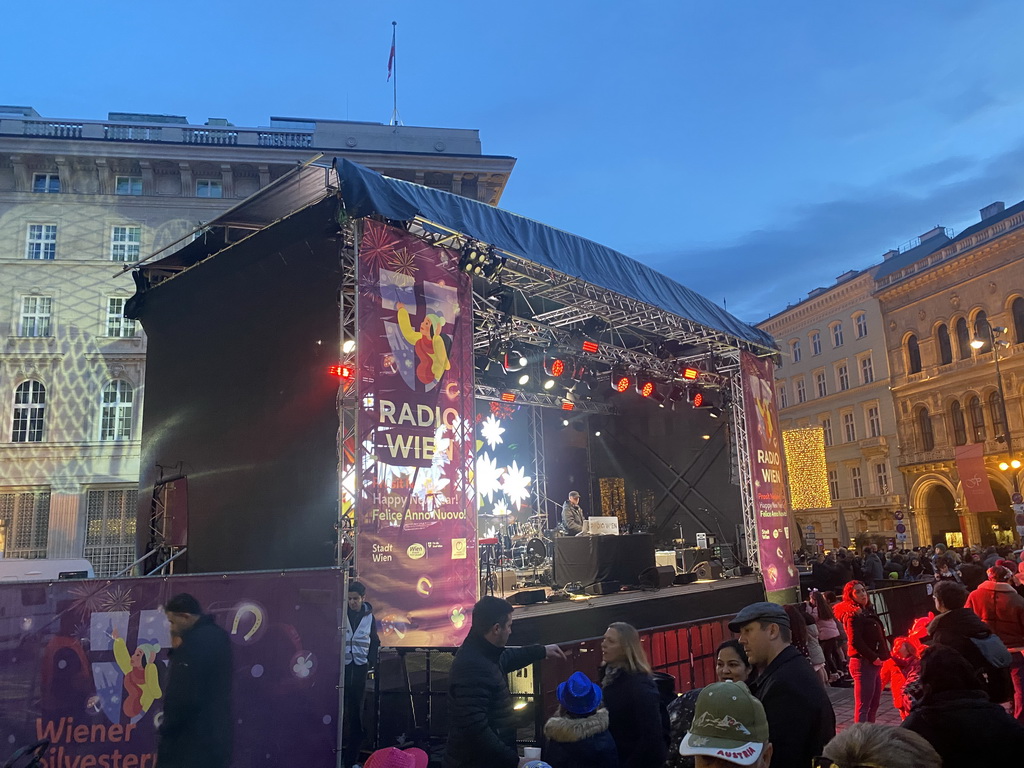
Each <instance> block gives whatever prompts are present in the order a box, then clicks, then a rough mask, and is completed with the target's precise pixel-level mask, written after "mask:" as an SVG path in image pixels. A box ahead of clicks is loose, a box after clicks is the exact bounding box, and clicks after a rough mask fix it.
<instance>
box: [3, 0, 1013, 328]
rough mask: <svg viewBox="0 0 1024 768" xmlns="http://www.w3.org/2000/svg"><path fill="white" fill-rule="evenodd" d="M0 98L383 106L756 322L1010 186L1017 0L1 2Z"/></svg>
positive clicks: (78, 109) (537, 212) (79, 113)
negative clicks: (475, 141)
mask: <svg viewBox="0 0 1024 768" xmlns="http://www.w3.org/2000/svg"><path fill="white" fill-rule="evenodd" d="M8 5H9V7H7V8H5V11H4V17H5V22H6V23H5V26H6V27H7V28H8V29H10V30H14V29H20V30H29V29H39V27H40V21H41V20H42V17H45V19H46V21H47V23H46V24H45V29H46V32H45V35H43V34H17V35H15V34H8V35H6V36H5V41H4V45H3V46H2V47H0V72H2V73H3V74H2V75H0V84H2V87H0V103H5V104H14V105H26V106H33V107H35V108H36V109H37V110H38V111H39V112H40V113H41V114H42V115H45V116H47V117H57V118H61V117H63V118H71V117H77V118H89V119H103V118H105V117H106V114H107V112H110V111H124V112H152V113H165V114H178V115H185V116H187V117H188V118H189V119H190V121H191V122H193V123H202V122H205V121H206V119H207V118H210V117H224V118H227V119H228V120H230V121H231V122H233V123H235V124H236V125H244V126H254V125H266V124H268V122H269V118H270V116H271V115H279V116H301V117H313V118H327V119H351V120H360V121H376V122H387V121H388V119H389V117H390V115H391V106H392V104H391V101H392V91H391V86H390V84H388V83H387V82H386V76H387V72H386V67H387V54H388V49H389V46H390V42H391V21H392V20H396V21H398V24H399V26H398V77H399V111H400V113H401V117H402V119H403V121H404V122H405V124H407V125H431V126H444V127H457V128H478V129H479V130H480V132H481V139H482V142H483V148H484V151H485V152H486V153H490V154H501V155H512V156H514V157H516V158H518V162H517V165H516V169H515V171H514V172H513V174H512V177H511V180H510V183H509V185H508V188H507V190H506V192H505V196H504V198H503V200H502V207H504V208H507V209H509V210H512V211H516V212H517V213H521V214H523V215H526V216H529V217H531V218H535V219H538V220H540V221H543V222H545V223H547V224H550V225H552V226H556V227H559V228H561V229H565V230H569V231H571V232H575V233H577V234H580V235H583V236H585V237H589V238H591V239H593V240H596V241H598V242H600V243H603V244H605V245H608V246H611V247H613V248H617V249H618V250H621V251H623V252H624V253H627V254H629V255H631V256H634V257H636V258H638V259H640V260H641V261H644V262H646V263H648V264H650V265H652V266H653V267H655V268H657V269H659V270H661V271H663V272H665V273H666V274H668V275H670V276H671V277H673V278H675V279H677V280H679V281H680V282H682V283H684V284H686V285H688V286H690V287H691V288H693V289H695V290H697V291H699V292H700V293H703V294H705V295H706V296H707V297H708V298H710V299H712V300H713V301H715V302H717V303H722V302H723V300H725V301H726V302H727V305H728V308H729V310H730V311H732V312H733V313H734V314H736V315H737V316H739V317H740V318H742V319H744V320H747V321H750V322H756V321H759V320H761V319H763V318H764V317H766V316H767V315H769V314H771V313H774V312H777V311H779V310H780V309H782V308H784V307H785V306H786V305H787V304H788V303H791V302H795V301H797V300H799V299H800V298H801V297H803V296H805V295H806V294H807V292H808V291H809V290H811V289H813V288H815V287H816V286H819V285H828V284H831V283H832V282H833V280H834V278H835V277H836V276H837V275H839V274H841V273H843V272H845V271H846V270H848V269H858V268H863V267H866V266H869V265H870V264H873V263H876V262H877V261H878V260H880V258H881V254H882V253H883V252H884V251H886V250H887V249H889V248H893V247H897V246H899V245H900V244H901V243H904V242H906V241H907V240H910V239H911V238H913V237H915V236H916V235H919V234H921V233H922V232H925V231H927V230H928V229H930V228H932V227H933V226H935V225H936V224H941V225H944V226H948V227H953V228H955V229H958V230H959V229H962V228H963V227H965V226H968V225H970V224H972V223H974V222H976V221H977V220H978V209H979V208H981V207H983V206H985V205H987V204H988V203H990V202H992V201H994V200H1003V201H1005V202H1006V203H1007V205H1010V204H1013V203H1015V202H1018V201H1019V200H1021V199H1022V198H1024V132H1022V130H1021V126H1024V83H1022V82H1021V79H1020V77H1019V72H1020V71H1022V69H1024V67H1022V63H1024V45H1022V44H1021V42H1020V39H1021V34H1022V32H1024V3H1020V2H1019V0H1006V1H1004V2H999V1H996V0H992V1H986V0H971V1H967V0H963V1H960V2H946V1H944V0H927V2H926V1H924V0H921V1H919V2H896V3H893V2H875V1H874V0H871V1H868V2H857V3H854V2H820V0H819V1H817V2H803V1H799V0H794V1H793V2H767V0H763V1H762V0H743V1H738V0H737V1H736V2H723V1H722V0H715V1H713V2H691V1H690V0H665V1H664V2H660V3H655V2H633V3H621V2H614V3H613V2H607V1H606V0H592V1H591V2H583V1H582V0H554V1H551V0H549V1H548V2H535V1H534V0H524V2H521V3H515V4H513V3H484V2H479V0H477V1H476V2H468V1H466V2H463V1H459V2H448V1H446V0H437V1H436V2H432V3H428V2H397V1H395V2H385V1H383V0H370V1H369V2H364V3H358V4H357V3H353V2H348V1H347V0H346V1H344V2H342V1H337V2H326V1H321V0H298V1H297V2H292V3H281V2H265V1H264V0H252V1H251V2H245V3H242V2H224V1H223V0H221V2H217V1H216V0H214V1H213V2H197V1H196V0H176V2H174V3H142V2H137V1H136V2H130V3H129V2H122V1H121V0H109V1H107V2H103V3H97V2H81V0H77V1H75V2H72V1H71V0H54V1H53V2H49V3H45V4H32V3H13V4H8Z"/></svg>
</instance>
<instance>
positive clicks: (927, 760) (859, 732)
mask: <svg viewBox="0 0 1024 768" xmlns="http://www.w3.org/2000/svg"><path fill="white" fill-rule="evenodd" d="M824 752H825V754H824V756H823V757H821V758H818V759H817V760H815V762H814V766H815V768H819V767H824V768H854V767H855V766H862V765H873V766H876V767H877V768H942V758H940V757H939V753H938V752H936V751H935V748H934V747H933V746H932V745H931V744H929V743H928V742H927V741H926V740H925V739H924V738H923V737H922V736H920V735H918V734H916V733H914V732H913V731H908V730H907V729H906V728H900V727H898V726H895V725H875V724H874V723H854V724H853V725H851V726H850V727H849V728H847V729H846V730H844V731H843V732H842V733H840V734H837V735H836V737H835V738H834V739H832V741H830V742H829V743H828V744H826V745H825V750H824Z"/></svg>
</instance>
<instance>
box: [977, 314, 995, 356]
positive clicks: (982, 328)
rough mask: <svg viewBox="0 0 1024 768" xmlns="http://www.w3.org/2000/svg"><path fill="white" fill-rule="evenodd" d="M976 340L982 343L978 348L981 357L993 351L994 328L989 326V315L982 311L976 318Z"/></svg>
mask: <svg viewBox="0 0 1024 768" xmlns="http://www.w3.org/2000/svg"><path fill="white" fill-rule="evenodd" d="M974 338H976V339H978V340H979V341H981V342H982V344H981V346H980V347H978V354H979V355H983V354H985V353H986V352H991V351H992V326H990V325H989V324H988V315H987V314H985V310H980V311H979V312H978V314H977V315H975V316H974Z"/></svg>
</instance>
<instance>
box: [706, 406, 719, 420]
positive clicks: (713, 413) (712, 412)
mask: <svg viewBox="0 0 1024 768" xmlns="http://www.w3.org/2000/svg"><path fill="white" fill-rule="evenodd" d="M708 416H710V417H711V418H712V419H720V418H721V417H722V409H721V408H719V407H718V406H717V405H712V406H711V407H710V408H708Z"/></svg>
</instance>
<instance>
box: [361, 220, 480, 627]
mask: <svg viewBox="0 0 1024 768" xmlns="http://www.w3.org/2000/svg"><path fill="white" fill-rule="evenodd" d="M357 259H358V262H357V263H358V270H359V274H358V280H359V296H358V299H357V302H358V305H357V315H358V320H357V329H358V337H357V338H358V340H357V347H356V350H357V351H356V369H357V371H358V373H357V379H358V397H359V409H360V410H359V418H358V421H357V443H358V446H359V450H358V459H357V462H358V464H357V466H358V470H359V472H358V479H357V489H356V526H357V532H358V542H357V547H356V552H357V554H356V564H357V566H358V573H359V580H360V581H362V582H363V584H365V586H366V597H367V600H368V601H370V602H371V603H372V604H373V607H374V615H375V616H376V617H377V620H378V622H379V629H380V635H381V642H382V643H383V644H384V645H388V646H406V647H416V646H453V645H458V644H460V643H461V642H462V640H463V638H464V637H465V635H466V633H467V632H468V631H469V616H470V611H471V610H472V608H473V603H474V602H476V599H477V595H478V593H479V586H478V585H479V576H478V565H477V540H476V514H475V510H476V502H475V494H474V490H473V476H472V468H473V442H472V441H473V420H474V415H475V414H474V395H473V306H472V284H471V278H470V277H469V276H468V275H466V274H463V273H461V272H460V271H459V267H458V264H459V254H458V253H457V252H456V251H453V250H450V249H447V248H438V247H434V246H432V245H429V244H427V243H425V242H423V241H422V240H420V239H419V238H417V237H415V236H413V235H410V234H408V233H407V232H405V231H403V230H400V229H395V228H394V227H390V226H387V225H385V224H381V223H379V222H376V221H373V220H370V219H366V220H364V221H363V224H362V230H361V236H360V239H359V244H358V257H357Z"/></svg>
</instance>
